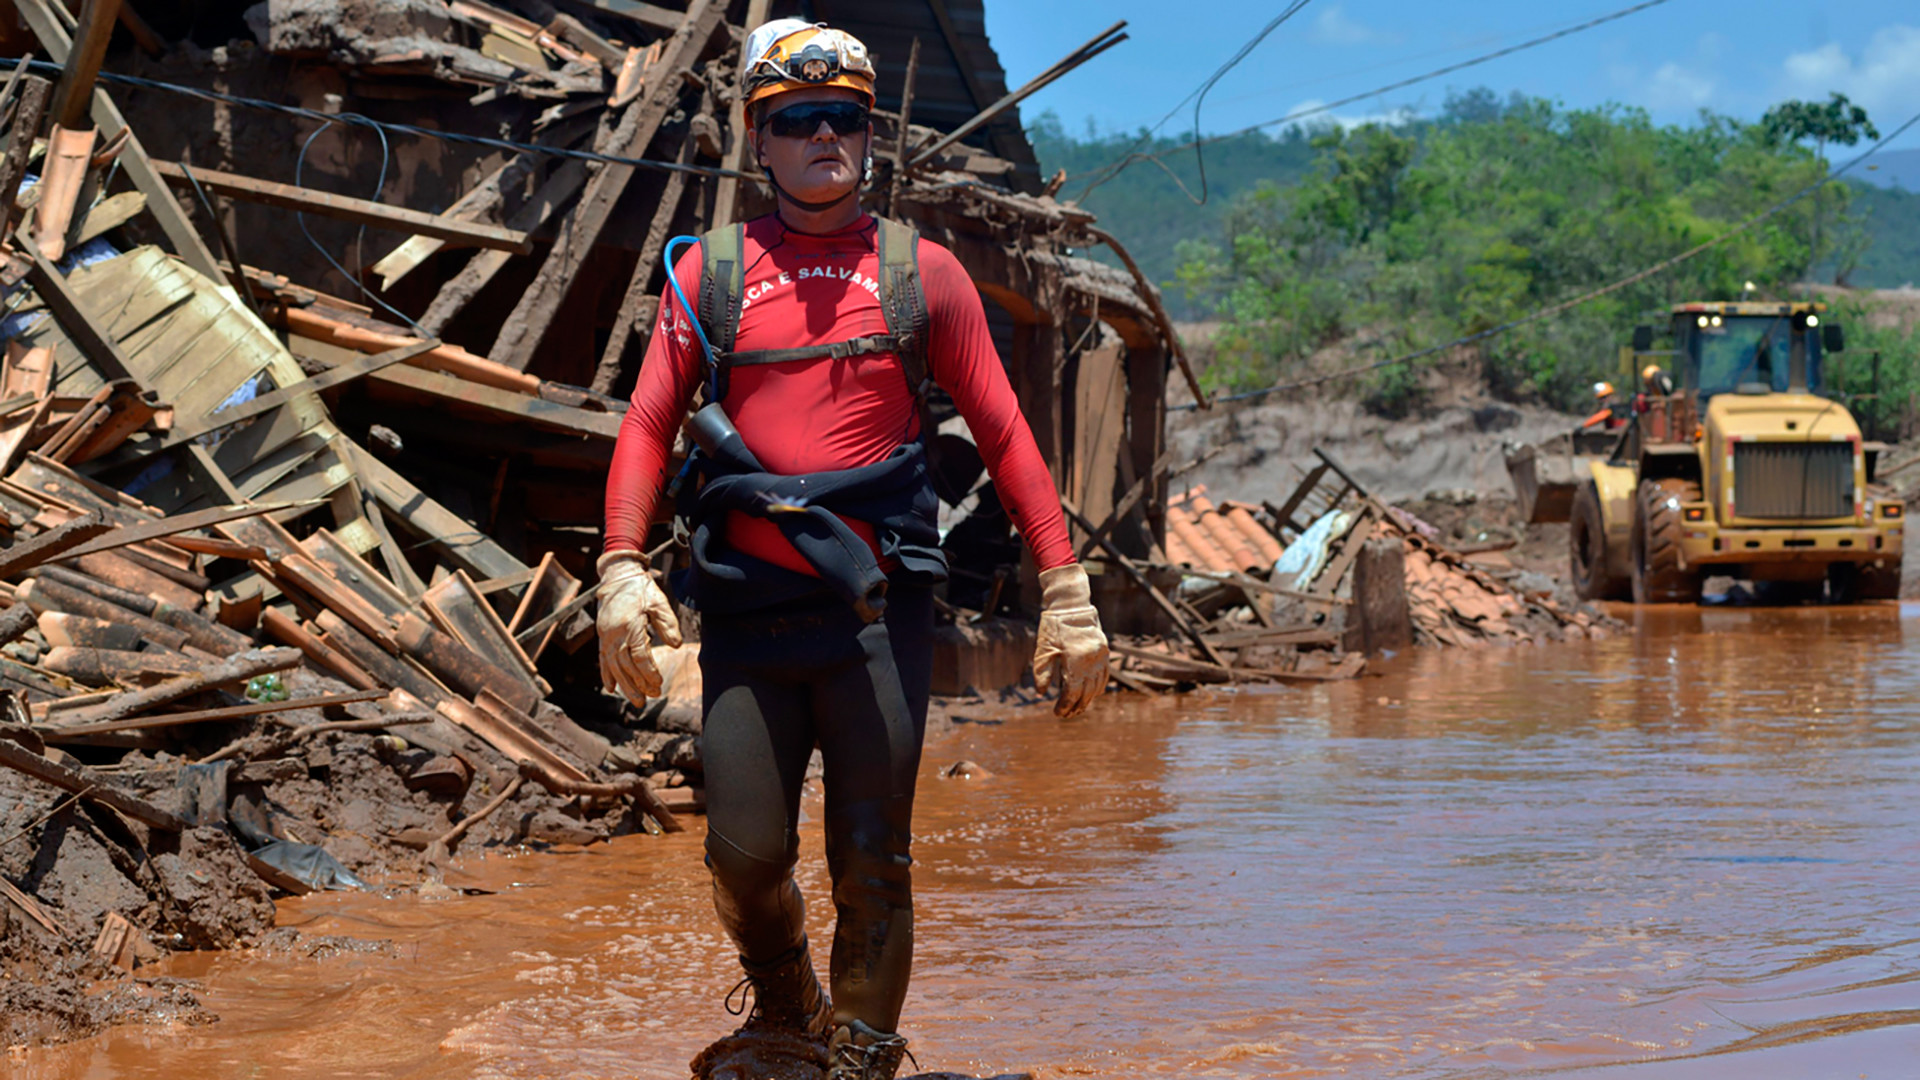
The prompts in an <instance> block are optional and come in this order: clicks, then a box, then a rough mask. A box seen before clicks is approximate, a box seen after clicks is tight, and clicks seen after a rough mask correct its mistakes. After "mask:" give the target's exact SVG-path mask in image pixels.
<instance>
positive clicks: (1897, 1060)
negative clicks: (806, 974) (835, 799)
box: [10, 605, 1920, 1080]
mask: <svg viewBox="0 0 1920 1080" xmlns="http://www.w3.org/2000/svg"><path fill="white" fill-rule="evenodd" d="M1624 614H1626V615H1627V617H1630V618H1632V619H1634V620H1635V621H1636V623H1637V624H1638V625H1637V630H1638V633H1637V634H1635V635H1633V636H1626V635H1622V636H1616V637H1613V638H1610V639H1607V640H1603V641H1592V642H1579V643H1568V644H1563V645H1551V646H1542V647H1539V648H1532V649H1515V650H1507V649H1500V650H1472V651H1458V650H1447V651H1442V650H1416V651H1414V652H1413V653H1411V654H1408V655H1407V656H1405V657H1403V658H1402V659H1401V660H1400V661H1397V662H1395V663H1394V664H1389V665H1384V666H1383V667H1382V669H1381V670H1380V671H1379V672H1378V673H1376V674H1375V675H1374V676H1371V677H1369V678H1365V679H1361V680H1356V681H1354V682H1350V683H1337V684H1328V685H1325V686H1319V687H1315V688H1312V689H1308V690H1249V691H1243V692H1241V693H1238V694H1226V693H1221V694H1193V695H1187V696H1184V697H1180V698H1171V699H1159V700H1151V701H1149V700H1142V699H1138V698H1132V697H1126V698H1108V699H1106V700H1104V701H1103V702H1102V703H1101V704H1100V705H1099V706H1098V707H1097V708H1096V709H1095V710H1094V712H1093V713H1092V714H1091V715H1090V716H1089V717H1088V718H1086V719H1084V720H1080V721H1071V722H1062V721H1057V720H1054V719H1052V718H1051V717H1050V716H1047V715H1044V714H1039V713H1037V712H1036V711H1032V710H995V709H988V708H986V707H985V706H982V707H981V708H980V709H979V710H978V711H977V712H973V711H969V710H967V709H961V710H959V711H958V713H957V715H956V716H955V718H954V719H955V721H956V723H955V724H954V727H953V729H952V731H951V732H950V733H948V734H946V735H943V736H941V737H939V738H938V739H937V740H936V741H935V742H934V743H933V744H932V745H931V746H930V748H929V751H928V753H927V756H926V761H925V764H924V768H923V772H922V776H923V780H922V793H921V799H920V805H919V808H918V812H917V814H918V816H917V818H916V836H917V839H916V845H915V856H916V859H917V866H916V872H915V885H916V892H917V896H918V901H917V911H918V914H917V926H918V937H919V941H920V947H919V955H918V960H917V965H916V981H915V985H914V990H913V993H912V995H911V996H910V998H909V1001H908V1004H907V1023H906V1025H905V1030H906V1033H907V1034H908V1035H909V1036H910V1037H912V1039H913V1040H914V1051H915V1053H916V1054H917V1055H918V1058H919V1061H920V1063H921V1065H922V1067H923V1068H927V1069H943V1070H944V1069H951V1070H956V1071H959V1072H962V1073H964V1074H967V1075H979V1076H986V1075H995V1074H1000V1073H1005V1072H1009V1071H1017V1070H1026V1071H1032V1072H1033V1073H1034V1074H1035V1075H1036V1076H1040V1077H1068V1076H1128V1077H1132V1076H1148V1075H1169V1076H1227V1077H1274V1076H1289V1077H1291V1076H1332V1075H1349V1076H1352V1075H1363V1076H1386V1075H1392V1076H1418V1077H1454V1076H1475V1077H1480V1076H1488V1077H1496V1076H1522V1075H1537V1074H1538V1073H1539V1072H1541V1071H1543V1070H1544V1071H1552V1072H1554V1073H1555V1074H1556V1075H1559V1074H1561V1072H1563V1071H1565V1070H1572V1071H1573V1075H1586V1073H1587V1072H1588V1071H1590V1070H1600V1071H1599V1072H1597V1073H1596V1075H1602V1076H1604V1075H1613V1074H1614V1073H1617V1072H1621V1071H1622V1070H1624V1071H1625V1072H1626V1073H1627V1074H1629V1075H1645V1076H1659V1077H1667V1076H1688V1077H1690V1076H1723V1075H1767V1076H1840V1075H1845V1076H1848V1077H1857V1076H1862V1075H1865V1076H1869V1077H1883V1076H1898V1075H1906V1074H1908V1071H1909V1067H1910V1063H1911V1060H1912V1049H1913V1047H1914V1046H1915V1045H1916V1043H1917V1042H1920V1028H1916V1026H1915V1017H1916V1016H1920V946H1916V943H1915V934H1914V932H1913V929H1912V919H1911V917H1910V915H1911V907H1912V905H1911V897H1912V893H1913V888H1914V885H1915V883H1916V880H1920V863H1917V862H1916V860H1917V859H1920V849H1916V847H1915V845H1914V842H1913V839H1912V828H1911V823H1912V821H1913V820H1914V818H1915V817H1916V815H1920V786H1917V785H1915V784H1914V783H1913V780H1912V778H1913V776H1914V775H1915V772H1916V767H1920V664H1916V663H1915V662H1914V660H1913V659H1912V657H1913V655H1914V652H1913V650H1912V649H1911V647H1910V643H1909V642H1908V641H1907V637H1908V635H1909V634H1911V633H1913V632H1915V629H1914V628H1915V627H1920V623H1916V622H1914V621H1913V620H1912V619H1910V618H1903V617H1902V612H1901V610H1900V609H1899V608H1898V607H1895V606H1893V605H1882V606H1878V607H1862V608H1832V607H1819V608H1797V609H1760V608H1754V609H1726V608H1721V609H1705V608H1689V609H1653V610H1646V611H1640V612H1624ZM1916 614H1920V613H1916ZM963 759H964V760H966V761H968V762H970V763H972V767H971V768H969V769H963V770H961V772H962V773H965V774H969V775H971V776H972V777H973V778H971V779H963V778H954V779H946V778H943V777H942V776H941V774H942V773H943V772H945V771H946V770H947V769H948V768H949V767H950V766H951V765H953V764H954V763H955V762H956V761H960V760H963ZM806 805H807V809H808V812H809V815H810V816H809V819H808V821H807V822H806V823H805V824H804V825H803V828H802V836H803V846H804V856H803V859H804V861H803V867H804V873H803V876H802V885H803V887H804V888H805V889H806V891H807V893H808V895H809V896H811V897H813V898H815V904H814V907H813V910H812V912H811V917H812V920H813V923H814V933H815V934H816V935H818V938H817V939H818V940H825V939H826V930H827V920H828V919H829V918H830V913H829V911H828V905H826V904H825V903H824V902H822V899H821V898H822V897H823V891H822V890H823V886H824V882H823V880H822V878H823V874H822V872H821V862H820V855H819V843H820V832H819V828H818V824H817V815H818V812H819V804H818V799H817V792H816V793H815V794H814V795H813V796H811V797H810V798H809V799H808V801H807V804H806ZM447 885H448V886H450V887H448V888H434V889H429V890H426V891H424V892H422V891H419V890H413V891H404V892H402V891H396V892H391V893H351V894H348V893H334V894H324V895H314V896H308V897H303V898H299V899H293V900H287V901H283V902H282V903H281V904H280V905H279V917H278V921H279V923H280V924H281V925H282V926H283V927H288V928H293V929H296V930H298V931H299V932H300V933H301V934H302V935H337V936H344V937H347V938H356V939H362V940H370V941H380V942H385V943H387V945H386V947H385V948H383V949H381V950H379V951H373V952H364V953H360V952H344V953H339V954H336V955H331V956H308V955H305V954H304V953H303V952H301V951H300V950H297V949H296V950H291V951H289V950H285V949H281V950H277V951H276V950H254V951H251V952H247V953H225V954H188V955H185V956H182V957H178V958H175V959H173V960H170V961H168V962H166V963H165V964H163V965H161V966H160V967H159V968H156V969H155V970H156V971H158V972H162V973H165V974H168V975H172V976H175V977H190V978H194V979H197V980H198V981H199V984H200V989H199V990H198V991H197V996H198V997H199V998H200V1000H201V1001H202V1002H203V1004H204V1006H205V1008H206V1009H208V1010H210V1011H211V1012H213V1013H216V1014H218V1015H219V1017H220V1020H219V1022H218V1023H214V1024H206V1025H198V1026H195V1025H191V1024H188V1023H176V1024H159V1025H136V1026H125V1027H118V1028H114V1029H111V1030H109V1031H107V1032H105V1033H103V1034H102V1035H100V1036H97V1037H95V1038H92V1039H89V1040H85V1041H82V1042H78V1043H74V1044H71V1045H67V1046H62V1047H54V1048H45V1049H35V1050H30V1051H26V1052H24V1053H20V1054H16V1055H15V1056H14V1058H13V1060H12V1061H11V1062H10V1065H11V1067H12V1070H13V1073H12V1074H13V1075H16V1076H20V1077H23V1078H27V1080H65V1078H73V1077H92V1076H109V1075H110V1076H116V1077H135V1078H138V1077H161V1076H179V1075H194V1076H207V1077H239V1076H256V1075H272V1076H278V1077H308V1076H312V1077H320V1076H329V1077H331V1076H342V1075H355V1076H408V1077H473V1076H487V1077H544V1076H569V1077H575V1076H577V1077H628V1076H640V1077H660V1078H673V1077H678V1076H683V1075H685V1073H684V1069H685V1063H686V1061H687V1060H688V1059H689V1058H690V1057H691V1056H692V1055H693V1053H694V1052H695V1051H697V1050H698V1049H699V1048H700V1047H701V1046H703V1045H705V1043H706V1042H708V1041H710V1040H711V1039H713V1038H714V1037H716V1036H717V1035H719V1034H721V1033H723V1032H725V1031H726V1030H728V1029H729V1028H730V1027H731V1026H732V1024H733V1023H734V1022H735V1021H734V1020H733V1018H731V1017H729V1016H727V1015H726V1013H725V1012H724V1011H723V1010H722V1008H721V999H722V997H723V995H724V994H725V992H726V989H727V987H729V986H731V985H732V984H733V982H734V980H735V975H734V973H733V971H732V969H731V965H730V962H729V957H728V955H727V954H728V950H727V949H726V947H725V943H724V941H723V939H722V936H721V934H720V933H719V930H718V928H717V926H716V925H715V924H714V922H713V919H712V916H711V913H710V911H709V909H708V906H707V905H708V899H707V893H706V887H705V875H704V872H703V870H702V868H701V865H700V837H699V833H698V831H697V830H695V831H693V832H689V833H687V834H683V835H681V836H670V837H660V838H656V837H647V836H630V837H623V838H618V839H615V840H614V841H613V842H612V843H610V844H598V845H594V846H592V847H587V848H581V849H559V850H556V851H554V852H551V853H546V854H527V855H504V856H493V857H489V858H486V859H484V860H467V861H465V862H463V863H462V864H461V865H460V866H458V867H457V868H456V869H455V870H453V871H451V872H449V874H448V876H447ZM462 890H465V891H462ZM321 951H322V952H324V950H321Z"/></svg>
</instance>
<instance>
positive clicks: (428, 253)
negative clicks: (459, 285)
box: [369, 151, 537, 290]
mask: <svg viewBox="0 0 1920 1080" xmlns="http://www.w3.org/2000/svg"><path fill="white" fill-rule="evenodd" d="M536 158H537V155H535V154H534V153H532V152H531V151H528V152H523V153H521V154H519V155H517V156H515V157H513V158H511V159H509V160H508V161H507V163H506V164H505V165H502V166H500V167H499V168H498V169H495V170H494V171H493V172H492V173H491V174H489V175H488V176H487V177H486V179H484V180H481V181H480V182H479V183H477V184H475V185H474V186H473V187H471V188H469V189H468V190H467V191H466V192H465V193H463V194H462V195H461V196H460V198H458V199H456V200H455V201H454V204H453V205H452V206H449V207H447V208H446V210H445V211H443V212H442V213H441V214H440V215H439V216H440V217H442V218H450V219H452V220H455V221H482V220H485V219H486V218H489V217H492V216H494V214H495V213H496V212H497V211H498V210H499V208H500V204H501V202H502V201H504V199H505V196H506V192H507V191H509V190H512V189H513V188H516V187H518V186H519V185H520V184H522V183H523V182H524V181H525V180H526V178H527V177H528V176H529V175H531V174H532V173H533V171H534V168H535V163H536ZM508 228H515V226H513V225H511V224H509V225H508ZM518 231H520V232H523V233H524V232H527V231H529V230H527V229H525V228H520V229H518ZM445 246H446V242H445V241H443V240H439V239H436V238H435V237H431V236H410V237H408V238H407V239H406V241H405V242H403V243H402V244H401V245H400V246H399V247H396V248H394V249H393V250H392V251H389V252H388V253H387V254H386V255H384V256H383V257H381V259H380V261H379V262H376V263H374V264H373V266H371V267H370V268H369V269H370V270H371V271H372V272H373V273H375V274H378V275H380V288H381V289H382V290H386V289H391V288H393V286H394V283H395V282H397V281H399V280H400V279H401V278H403V277H405V276H406V275H407V274H409V273H411V272H412V271H413V270H414V269H415V268H417V267H418V266H419V265H420V264H421V263H423V262H426V261H427V260H428V259H430V258H432V257H433V256H434V254H435V253H436V252H438V251H440V249H441V248H443V247H445Z"/></svg>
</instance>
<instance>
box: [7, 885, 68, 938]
mask: <svg viewBox="0 0 1920 1080" xmlns="http://www.w3.org/2000/svg"><path fill="white" fill-rule="evenodd" d="M0 896H4V897H6V898H7V899H9V900H11V901H13V903H14V905H15V906H16V907H18V908H19V909H20V910H21V911H24V912H26V913H27V917H28V918H29V919H32V920H33V921H34V922H37V923H39V924H40V926H41V929H44V930H45V931H46V932H47V933H49V934H53V935H54V936H56V937H63V938H64V937H72V936H73V935H72V934H71V933H68V931H67V928H66V927H64V926H61V925H60V924H59V923H57V922H55V921H53V916H51V915H49V914H47V909H46V908H43V907H41V906H40V901H38V900H35V899H34V898H33V897H32V896H29V895H28V894H26V893H25V892H22V891H21V890H20V887H19V886H17V885H15V884H14V883H13V882H11V881H8V880H7V879H6V878H4V877H0Z"/></svg>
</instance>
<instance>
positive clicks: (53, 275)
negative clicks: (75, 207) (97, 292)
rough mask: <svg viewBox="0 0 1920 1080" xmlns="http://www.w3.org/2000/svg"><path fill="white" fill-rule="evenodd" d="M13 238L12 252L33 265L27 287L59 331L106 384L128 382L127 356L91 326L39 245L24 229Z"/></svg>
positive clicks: (117, 344) (105, 335)
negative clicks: (84, 356)
mask: <svg viewBox="0 0 1920 1080" xmlns="http://www.w3.org/2000/svg"><path fill="white" fill-rule="evenodd" d="M16 235H17V236H18V237H19V242H18V243H17V244H15V245H14V246H15V248H16V249H17V250H18V251H19V252H20V253H21V254H22V255H25V256H26V257H27V258H28V259H30V260H32V265H31V266H30V267H28V269H27V284H29V285H31V286H33V291H34V293H35V294H37V295H38V296H39V297H40V299H41V301H42V302H44V303H45V304H46V305H47V310H48V311H51V312H52V313H53V318H54V321H56V322H58V323H59V324H60V329H62V330H65V331H66V332H67V337H69V338H71V339H72V340H73V343H74V344H75V345H77V346H79V348H80V351H81V352H82V353H83V354H85V355H86V358H87V360H88V362H90V363H92V364H93V366H94V369H95V370H96V371H98V372H99V373H100V375H101V377H102V378H104V379H106V380H107V381H108V382H112V381H114V380H116V379H127V380H130V381H131V380H132V379H133V369H132V368H131V367H130V366H129V365H128V363H127V355H126V354H125V353H123V352H121V351H120V343H119V342H117V341H115V340H113V338H112V337H111V336H109V335H107V334H105V333H102V332H101V330H100V328H99V327H98V326H96V325H94V322H93V319H92V318H91V317H90V316H88V315H87V312H86V309H84V308H82V307H81V306H80V301H79V300H77V299H75V297H74V295H73V292H72V290H70V289H68V288H67V278H66V275H64V274H62V273H61V272H60V269H59V268H58V267H56V266H54V265H53V263H52V262H51V261H49V260H48V259H47V257H46V256H45V255H42V254H41V253H40V245H39V244H37V243H35V242H34V241H33V238H32V237H30V236H28V235H27V234H26V229H25V228H24V227H22V228H21V229H20V230H18V232H17V234H16Z"/></svg>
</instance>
